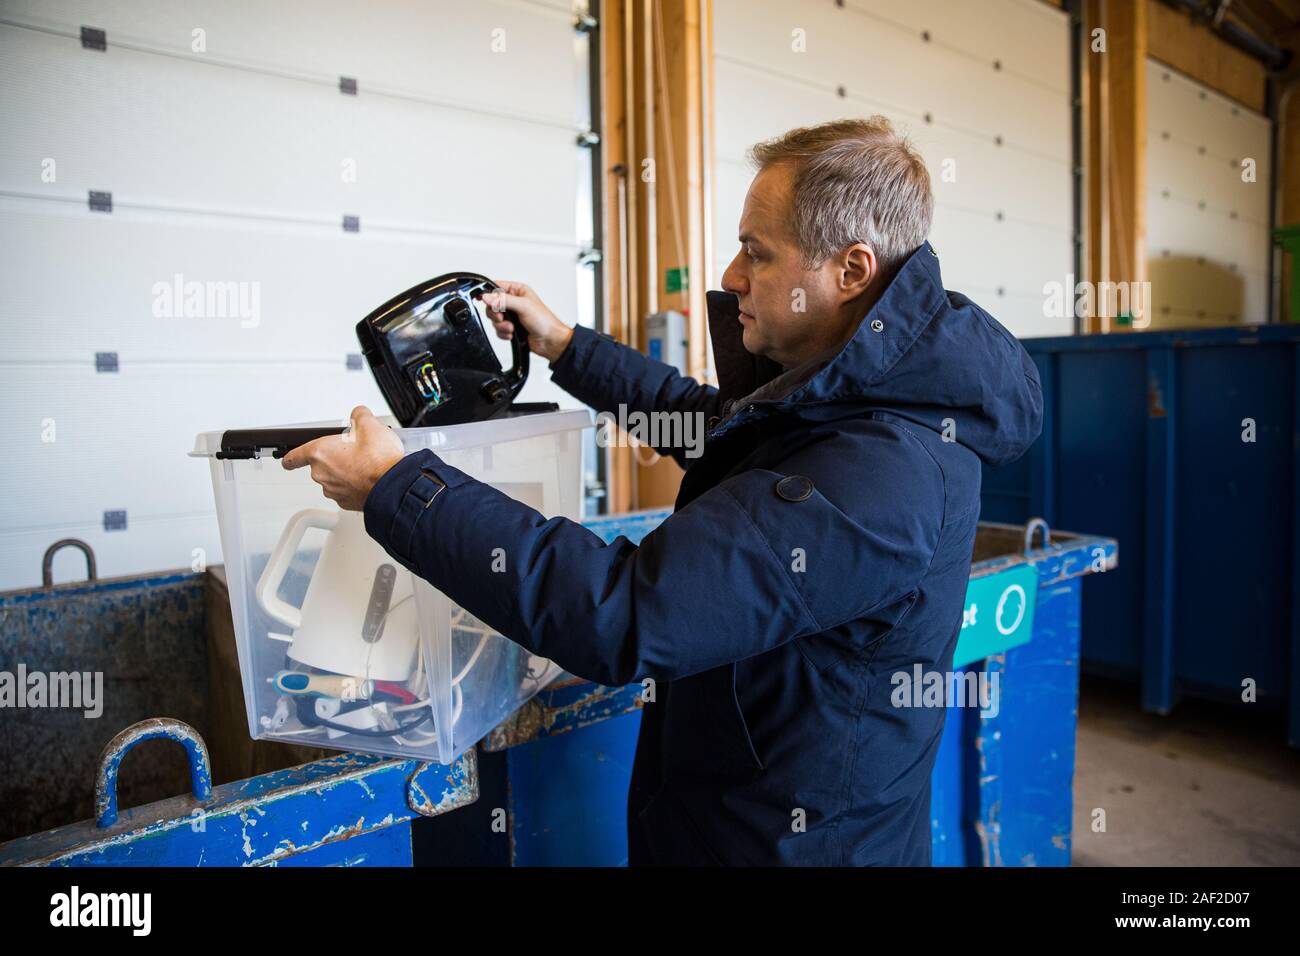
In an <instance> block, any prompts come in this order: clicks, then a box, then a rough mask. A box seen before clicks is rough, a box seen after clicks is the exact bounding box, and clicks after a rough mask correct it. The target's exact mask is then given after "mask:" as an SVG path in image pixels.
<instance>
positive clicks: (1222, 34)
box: [1161, 0, 1291, 73]
mask: <svg viewBox="0 0 1300 956" xmlns="http://www.w3.org/2000/svg"><path fill="white" fill-rule="evenodd" d="M1161 2H1162V3H1163V4H1164V5H1165V6H1167V7H1171V8H1172V9H1174V10H1179V11H1181V12H1183V13H1187V14H1190V15H1191V17H1192V19H1193V20H1199V21H1200V22H1202V23H1204V24H1205V26H1206V27H1207V28H1208V29H1209V30H1211V31H1212V32H1213V33H1214V34H1215V35H1216V36H1218V37H1219V38H1221V39H1222V40H1225V41H1226V42H1228V43H1230V44H1232V45H1233V46H1235V47H1236V48H1237V49H1238V50H1241V51H1242V52H1243V53H1247V54H1249V55H1250V56H1253V57H1254V58H1255V59H1256V60H1259V61H1260V62H1261V63H1263V64H1264V66H1265V68H1267V69H1268V71H1269V72H1270V73H1278V72H1281V71H1282V70H1284V69H1286V67H1287V65H1288V64H1289V63H1290V62H1291V51H1290V50H1283V49H1281V48H1280V47H1275V46H1273V45H1272V44H1270V43H1267V42H1265V41H1264V40H1261V39H1260V38H1259V37H1257V36H1255V34H1253V33H1251V32H1250V31H1249V30H1247V29H1245V28H1244V27H1243V26H1241V24H1239V23H1236V22H1234V21H1232V20H1229V19H1227V18H1226V17H1225V16H1224V14H1225V13H1226V12H1227V8H1228V0H1219V2H1218V3H1210V2H1205V0H1161Z"/></svg>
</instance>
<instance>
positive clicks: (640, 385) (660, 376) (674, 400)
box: [550, 325, 722, 468]
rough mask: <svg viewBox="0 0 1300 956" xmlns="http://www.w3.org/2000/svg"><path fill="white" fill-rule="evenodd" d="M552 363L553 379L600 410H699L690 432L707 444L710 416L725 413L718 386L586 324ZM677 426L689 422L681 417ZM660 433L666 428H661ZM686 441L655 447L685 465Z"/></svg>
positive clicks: (683, 412) (690, 412)
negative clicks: (684, 373) (681, 371)
mask: <svg viewBox="0 0 1300 956" xmlns="http://www.w3.org/2000/svg"><path fill="white" fill-rule="evenodd" d="M550 369H551V381H553V382H554V383H555V384H556V385H559V386H560V387H561V388H563V389H564V390H565V391H566V392H568V393H569V394H570V395H572V396H573V397H574V398H576V399H578V400H579V401H581V402H583V403H584V404H586V405H590V406H591V407H592V408H594V409H595V410H596V411H597V412H606V413H609V414H611V415H613V416H615V418H617V417H618V414H619V406H620V405H621V406H624V408H626V410H627V412H628V414H631V413H633V412H641V413H643V414H647V415H648V414H650V413H653V412H676V413H679V414H681V415H692V416H695V418H693V420H692V422H691V424H690V426H689V427H691V428H693V429H695V430H694V431H692V432H689V433H685V434H688V435H691V436H694V441H696V442H699V443H701V447H702V443H703V441H704V431H705V429H706V427H707V423H708V419H709V418H710V417H712V416H714V415H719V414H721V406H722V401H721V399H720V397H719V395H718V390H717V389H716V388H714V387H713V386H711V385H702V384H700V383H699V382H697V381H696V380H695V379H693V378H691V377H690V376H688V375H682V374H680V373H679V372H678V371H677V369H675V368H673V367H672V366H671V365H668V364H666V363H664V362H659V361H656V360H655V359H652V358H650V357H649V356H647V355H643V354H642V353H640V352H638V351H637V350H636V349H634V348H631V347H629V346H627V345H623V344H622V343H621V342H616V341H614V339H612V338H610V337H609V336H608V335H605V334H603V333H601V332H596V331H595V330H593V329H589V328H587V327H585V326H581V325H579V326H576V327H575V328H574V330H573V338H572V339H571V340H570V341H569V345H568V347H567V348H566V349H565V350H564V352H563V353H561V355H560V357H559V358H557V359H556V360H555V361H554V362H552V363H551V364H550ZM676 427H678V428H682V427H686V426H684V423H679V424H678V425H677V426H676ZM669 433H671V432H669ZM651 434H655V433H651ZM657 434H660V435H662V434H665V431H664V430H663V429H661V430H660V431H659V432H658V433H657ZM682 444H683V443H681V442H661V443H660V444H659V445H656V446H654V448H655V451H657V452H659V453H660V454H661V455H671V456H672V458H673V459H674V460H675V461H676V462H677V464H679V465H681V466H682V467H683V468H685V467H687V465H688V464H689V463H690V459H689V458H687V457H686V455H685V451H686V449H685V448H684V447H682Z"/></svg>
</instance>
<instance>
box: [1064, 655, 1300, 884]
mask: <svg viewBox="0 0 1300 956" xmlns="http://www.w3.org/2000/svg"><path fill="white" fill-rule="evenodd" d="M1077 748H1078V749H1077V753H1076V756H1075V764H1074V767H1075V774H1074V852H1073V859H1074V865H1075V866H1260V865H1263V866H1297V865H1300V750H1296V749H1293V748H1290V747H1288V746H1286V743H1285V727H1284V725H1283V719H1282V716H1281V715H1280V714H1279V713H1278V712H1277V711H1276V710H1274V711H1273V712H1272V713H1267V712H1264V711H1263V710H1262V708H1261V710H1260V711H1257V712H1254V713H1251V712H1249V711H1243V710H1242V708H1234V707H1229V706H1226V705H1222V704H1214V703H1207V702H1203V701H1197V700H1183V701H1181V702H1179V704H1178V705H1177V706H1176V707H1175V708H1174V711H1173V713H1172V714H1170V715H1168V716H1165V717H1161V716H1158V715H1155V714H1147V713H1143V712H1142V711H1141V709H1140V708H1139V707H1138V691H1137V688H1136V687H1135V686H1134V685H1132V684H1120V683H1116V682H1113V681H1106V680H1102V679H1100V678H1094V677H1088V676H1085V677H1084V679H1083V684H1082V687H1081V688H1080V700H1079V729H1078V739H1077ZM1096 808H1101V809H1104V810H1105V824H1106V831H1105V832H1104V833H1099V832H1094V830H1093V818H1094V810H1095V809H1096Z"/></svg>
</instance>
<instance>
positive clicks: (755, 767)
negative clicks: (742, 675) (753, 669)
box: [664, 664, 763, 781]
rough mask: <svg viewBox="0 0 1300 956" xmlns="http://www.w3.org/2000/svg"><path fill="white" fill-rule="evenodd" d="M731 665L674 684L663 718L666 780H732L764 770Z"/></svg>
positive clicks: (734, 670) (733, 666)
mask: <svg viewBox="0 0 1300 956" xmlns="http://www.w3.org/2000/svg"><path fill="white" fill-rule="evenodd" d="M736 666H737V665H735V664H724V665H722V666H720V667H715V668H713V669H712V670H708V671H704V672H703V673H700V674H695V675H692V676H691V677H687V678H682V679H678V680H675V681H673V683H672V691H671V693H670V695H669V699H668V702H667V705H666V707H667V709H666V711H665V713H664V737H665V739H664V760H665V768H666V770H667V776H668V777H671V776H672V775H674V774H680V775H682V776H683V777H687V778H691V779H694V780H713V781H719V780H723V779H728V778H730V779H732V780H733V781H734V780H735V778H736V777H737V776H738V775H743V776H745V777H749V776H752V775H753V774H755V773H757V772H758V771H760V770H762V769H763V761H762V759H761V758H760V757H759V753H758V750H757V749H756V748H755V746H754V741H753V738H752V737H751V735H750V731H749V724H748V723H747V722H746V720H745V714H744V711H743V710H742V708H741V704H740V698H739V696H738V695H737V693H736Z"/></svg>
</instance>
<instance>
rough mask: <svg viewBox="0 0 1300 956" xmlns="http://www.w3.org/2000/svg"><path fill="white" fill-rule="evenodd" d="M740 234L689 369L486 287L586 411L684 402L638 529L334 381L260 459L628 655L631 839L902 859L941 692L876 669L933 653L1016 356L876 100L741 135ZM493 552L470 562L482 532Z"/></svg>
mask: <svg viewBox="0 0 1300 956" xmlns="http://www.w3.org/2000/svg"><path fill="white" fill-rule="evenodd" d="M753 158H754V160H755V161H756V164H757V166H758V174H757V176H756V178H755V179H754V181H753V184H752V185H751V187H750V189H749V194H748V196H747V197H746V200H745V206H744V212H743V214H742V216H741V221H740V243H741V249H740V251H739V253H737V255H736V257H735V259H734V260H733V261H732V263H731V265H730V266H729V267H728V268H727V271H726V274H725V275H724V276H723V282H722V284H723V286H724V288H725V289H726V290H727V291H726V292H725V293H723V292H710V293H709V295H708V304H709V324H710V331H711V335H712V338H713V346H714V356H715V360H716V365H717V372H718V381H719V388H717V389H715V388H711V387H708V386H705V385H701V384H699V383H697V382H696V381H694V380H693V379H690V378H686V377H683V376H681V375H679V374H678V373H677V372H676V370H674V369H673V368H671V367H669V366H667V365H664V364H662V363H659V362H656V361H653V360H652V359H649V358H647V357H646V356H644V355H642V354H641V353H639V352H637V351H636V350H634V349H631V348H628V347H626V346H623V345H620V344H617V343H615V342H614V341H613V340H611V339H610V338H608V337H607V336H603V335H600V334H597V333H595V332H593V331H591V330H589V329H586V328H582V327H578V328H569V327H567V326H566V325H565V324H564V323H562V322H560V321H559V319H557V318H556V317H555V316H554V315H553V314H552V313H551V312H550V310H548V309H547V308H546V306H545V305H544V304H543V303H542V301H541V300H540V299H539V298H538V297H537V295H536V294H535V293H534V292H533V291H532V290H531V289H529V288H528V287H527V286H525V285H521V284H518V283H502V287H503V289H504V290H505V291H504V292H503V293H502V294H500V295H498V296H496V297H495V298H494V300H493V301H491V302H490V303H489V309H491V310H492V311H491V312H490V314H491V316H492V318H493V320H494V321H496V322H497V323H498V325H497V328H498V333H499V334H501V335H502V336H503V337H506V336H508V335H509V329H510V325H509V323H508V322H504V321H501V320H503V319H504V314H503V313H504V311H505V310H507V309H508V310H512V311H514V312H515V313H516V314H517V315H518V316H519V317H520V319H521V321H522V322H523V324H524V326H525V327H526V328H527V329H528V332H529V335H530V344H531V347H532V349H533V350H534V351H535V352H537V353H538V354H539V355H541V356H543V357H545V358H547V359H548V360H550V367H551V370H552V373H553V380H554V381H555V382H557V383H559V385H560V386H562V387H563V388H565V389H566V390H568V391H569V392H570V393H571V394H573V395H574V396H576V397H577V398H579V399H581V400H582V401H584V402H586V403H588V404H590V405H593V406H595V407H596V408H597V409H599V410H601V411H611V412H613V411H614V410H615V409H616V408H617V407H618V406H619V405H625V406H627V409H628V411H629V413H630V412H635V411H641V412H645V413H652V412H677V413H683V414H699V415H701V416H703V417H704V418H705V420H706V421H707V427H708V433H707V437H706V440H705V444H704V450H703V454H702V455H700V456H699V457H697V458H693V459H691V458H687V457H686V456H685V455H684V454H683V451H682V450H681V449H675V448H664V449H659V450H660V451H662V452H664V453H666V454H672V455H673V456H674V457H675V458H676V459H677V461H678V462H679V463H680V464H681V465H682V466H683V467H684V468H686V473H685V476H684V478H683V480H682V484H681V491H680V494H679V495H678V498H677V506H676V511H675V512H674V514H673V515H672V516H671V517H669V518H668V519H667V520H666V521H665V522H664V523H663V524H662V525H661V526H660V527H659V528H658V529H656V530H655V531H654V532H652V533H651V534H650V535H648V536H647V537H646V538H645V539H644V541H642V543H641V545H640V546H639V547H637V546H633V545H632V544H630V543H629V542H628V541H627V540H626V539H624V538H620V539H618V540H617V541H615V542H614V543H612V544H609V545H606V544H605V543H604V542H602V541H601V540H600V539H599V538H597V537H596V536H595V535H594V534H592V533H591V532H589V531H587V530H585V529H584V528H582V527H581V526H580V525H578V524H575V523H573V522H571V521H567V520H563V519H554V520H547V519H546V518H544V517H543V516H542V515H540V514H538V513H537V512H536V511H534V510H532V509H531V508H529V507H527V506H525V505H523V504H520V503H517V502H514V501H512V500H511V499H509V498H507V497H506V496H505V495H503V494H501V493H500V492H497V491H495V490H494V489H492V488H490V487H488V486H485V485H483V484H481V483H479V482H476V481H474V480H472V479H470V478H469V477H468V476H466V475H465V474H464V473H462V472H460V471H458V470H457V469H455V468H452V467H449V466H448V465H446V464H445V463H443V462H442V461H440V460H439V458H438V457H437V455H435V454H434V453H433V452H430V451H421V452H418V453H416V454H413V455H411V456H409V457H405V458H404V457H403V456H402V446H401V444H400V442H398V441H397V438H396V436H394V435H392V433H391V432H389V430H388V429H387V428H385V427H383V426H382V425H381V424H380V423H379V422H378V421H377V420H376V419H375V418H374V417H373V416H371V415H370V414H369V412H368V411H366V410H365V409H364V408H359V409H357V410H356V411H355V412H354V413H353V432H354V440H353V441H351V442H344V441H343V440H342V439H341V438H338V437H334V438H327V439H322V440H319V441H317V442H313V443H312V444H310V445H306V446H304V447H302V448H300V449H297V450H296V451H294V452H292V453H291V454H290V455H288V456H287V457H286V458H285V467H288V468H294V467H301V466H303V465H308V464H309V465H311V468H312V477H313V478H315V479H316V480H317V481H319V482H320V483H321V484H322V485H323V486H324V488H325V493H326V494H327V495H328V496H329V497H330V498H333V499H334V500H336V501H338V502H339V503H340V504H341V505H342V506H343V507H345V508H351V509H364V512H365V523H366V528H367V530H368V531H369V533H370V534H371V535H373V536H374V537H375V538H376V539H377V540H378V541H379V542H381V543H382V544H383V545H384V547H385V548H386V549H387V551H388V553H389V554H391V555H392V556H393V557H394V558H395V559H396V560H398V561H400V562H401V563H402V564H403V565H404V566H406V567H407V568H409V569H410V570H411V571H412V572H413V573H415V574H418V575H420V576H421V577H424V578H426V579H427V580H428V581H430V582H432V583H433V585H434V586H436V587H437V588H439V589H440V590H442V591H443V592H445V593H446V594H447V595H448V596H449V597H451V598H452V599H453V600H454V601H456V602H458V603H459V604H461V605H463V606H464V607H465V608H467V609H468V610H469V611H471V612H472V613H474V614H476V615H478V616H479V617H480V618H481V619H483V620H484V621H486V622H487V623H489V624H491V625H492V626H493V627H496V628H498V629H499V630H500V631H501V633H503V634H505V635H506V636H508V637H510V638H512V639H513V640H515V641H517V642H519V643H520V644H522V645H524V646H525V647H527V648H528V649H529V650H531V651H534V652H535V653H538V654H541V655H544V656H546V657H549V658H551V659H552V660H554V661H556V662H557V663H558V664H560V665H561V666H562V667H564V668H565V669H566V670H568V671H570V672H572V673H574V674H577V675H578V676H580V677H585V678H589V679H591V680H595V681H599V682H601V683H603V684H609V685H621V684H625V683H628V682H631V681H634V680H636V681H640V680H643V679H646V678H649V679H652V680H653V681H654V682H655V685H654V688H655V693H654V701H653V702H651V703H647V704H646V706H645V708H644V712H643V716H642V723H641V733H640V738H639V740H638V744H637V751H636V762H635V766H634V769H633V774H632V783H631V789H630V792H629V795H628V844H629V846H628V852H629V860H630V861H631V862H632V863H643V862H648V863H688V864H694V863H705V864H708V863H723V864H787V863H800V864H848V865H861V864H891V865H898V864H907V865H925V864H928V863H929V862H930V819H929V806H930V773H931V769H932V767H933V765H934V760H935V754H936V751H937V748H938V746H939V739H940V735H941V733H942V730H943V724H944V713H945V711H944V709H943V708H942V707H932V708H924V707H915V708H913V707H895V706H893V705H892V704H891V693H890V692H891V690H892V683H891V677H892V676H893V675H894V674H896V673H899V672H902V673H906V674H911V673H912V670H913V666H914V665H915V664H918V663H919V664H920V665H921V666H922V667H923V668H925V669H927V670H937V671H940V672H946V671H948V670H949V669H950V668H951V665H952V657H953V649H954V647H955V645H956V641H957V635H958V632H959V631H960V629H961V620H962V609H963V605H964V602H965V593H966V583H967V577H968V575H969V572H970V561H971V551H972V546H973V542H974V538H975V525H976V520H977V519H978V517H979V506H980V497H979V492H980V468H981V461H983V462H987V463H989V464H994V465H996V464H1001V463H1003V462H1007V461H1010V460H1012V459H1014V458H1016V457H1018V456H1019V455H1021V454H1022V453H1023V452H1024V451H1025V450H1026V449H1027V448H1028V447H1029V445H1030V443H1031V442H1032V441H1033V440H1034V438H1035V437H1036V436H1037V435H1038V432H1039V428H1040V424H1041V413H1042V398H1041V393H1040V388H1039V381H1038V376H1037V373H1036V371H1035V369H1034V365H1033V363H1032V362H1031V361H1030V359H1029V357H1028V355H1027V354H1026V353H1025V351H1024V349H1023V348H1021V346H1020V344H1019V343H1018V342H1017V341H1016V340H1015V339H1014V338H1013V337H1012V336H1011V334H1010V333H1008V332H1007V330H1006V329H1004V328H1003V327H1002V326H1001V325H999V324H998V323H997V322H996V321H994V320H993V319H992V318H991V317H990V316H989V315H988V314H987V313H986V312H984V311H983V310H982V309H980V308H979V307H978V306H976V305H975V304H974V303H972V302H971V301H970V300H969V299H967V298H965V297H964V296H962V295H959V294H957V293H949V292H945V291H944V288H943V284H942V281H941V279H940V275H939V260H938V258H937V256H936V254H935V252H934V250H933V249H932V248H931V247H930V245H929V243H928V242H926V236H927V234H928V232H929V227H930V219H931V212H932V207H933V199H932V196H931V192H930V180H929V175H928V173H927V172H926V169H925V165H924V163H923V162H922V161H921V159H920V158H919V156H918V155H917V154H916V153H915V152H914V151H913V149H912V148H911V146H910V145H909V144H908V143H907V142H906V141H905V140H903V139H901V138H900V137H899V136H898V135H897V134H895V132H894V131H893V129H892V128H891V127H890V125H889V123H888V122H887V121H886V120H884V119H883V118H881V117H873V118H872V119H869V120H844V121H839V122H834V123H828V124H825V125H822V126H817V127H812V128H807V129H796V130H792V131H791V132H789V133H787V134H786V135H784V136H782V137H780V138H778V139H775V140H772V141H769V142H766V143H763V144H760V145H759V146H757V147H755V148H754V150H753ZM496 548H504V549H505V550H506V552H507V571H506V572H505V573H504V574H489V573H487V569H488V565H489V562H490V561H491V560H492V553H493V549H496Z"/></svg>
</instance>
